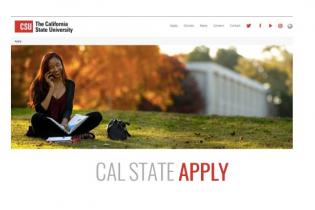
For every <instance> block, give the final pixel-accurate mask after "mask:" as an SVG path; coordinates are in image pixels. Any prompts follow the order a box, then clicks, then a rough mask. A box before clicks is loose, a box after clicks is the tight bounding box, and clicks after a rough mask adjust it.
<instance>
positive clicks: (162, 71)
mask: <svg viewBox="0 0 315 210" xmlns="http://www.w3.org/2000/svg"><path fill="white" fill-rule="evenodd" d="M11 51H12V56H11V57H12V62H11V63H12V64H11V73H12V74H11V75H12V79H11V81H12V82H11V86H12V87H11V89H12V93H11V94H12V100H11V103H12V106H13V107H15V106H26V102H27V95H28V88H29V86H30V84H31V82H32V80H33V79H34V77H35V75H36V73H37V70H38V69H39V65H40V61H41V58H42V56H43V55H44V54H45V53H47V52H49V51H55V52H56V53H58V54H59V55H61V57H62V58H63V61H64V64H65V70H66V73H67V76H68V78H69V79H72V80H74V81H75V83H76V93H75V101H74V104H75V107H77V108H100V109H105V110H106V109H122V110H126V109H128V110H135V109H137V107H138V105H139V103H140V102H141V100H142V99H146V100H147V101H149V102H150V103H152V104H154V105H155V106H157V107H159V108H160V109H161V110H167V107H168V106H170V105H172V103H173V96H174V95H179V94H181V93H182V89H181V80H182V79H183V78H184V72H182V68H181V67H179V66H180V65H183V64H181V63H180V62H178V61H177V60H176V59H175V58H172V57H169V56H166V55H163V54H160V52H159V47H158V46H155V45H152V46H12V49H11Z"/></svg>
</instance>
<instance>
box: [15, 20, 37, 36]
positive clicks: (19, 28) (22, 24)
mask: <svg viewBox="0 0 315 210" xmlns="http://www.w3.org/2000/svg"><path fill="white" fill-rule="evenodd" d="M15 33H33V21H32V20H16V21H15Z"/></svg>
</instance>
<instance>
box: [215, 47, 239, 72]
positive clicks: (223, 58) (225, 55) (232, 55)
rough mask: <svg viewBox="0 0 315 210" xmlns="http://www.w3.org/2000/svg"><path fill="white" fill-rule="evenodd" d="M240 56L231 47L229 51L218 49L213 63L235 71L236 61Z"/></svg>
mask: <svg viewBox="0 0 315 210" xmlns="http://www.w3.org/2000/svg"><path fill="white" fill-rule="evenodd" d="M241 57H242V56H241V55H240V54H238V53H237V50H236V49H235V48H233V47H231V48H229V49H218V50H217V53H216V57H215V59H214V62H216V63H218V64H221V65H222V66H225V67H227V68H229V69H232V70H235V66H236V65H237V63H238V60H239V59H240V58H241Z"/></svg>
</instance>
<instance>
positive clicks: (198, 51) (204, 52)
mask: <svg viewBox="0 0 315 210" xmlns="http://www.w3.org/2000/svg"><path fill="white" fill-rule="evenodd" d="M211 60H212V59H211V57H210V49H209V48H208V47H206V46H203V45H202V46H198V47H195V49H194V50H193V51H192V52H191V53H189V54H188V57H187V61H188V62H192V61H211Z"/></svg>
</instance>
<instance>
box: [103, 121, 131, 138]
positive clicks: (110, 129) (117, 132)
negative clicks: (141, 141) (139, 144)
mask: <svg viewBox="0 0 315 210" xmlns="http://www.w3.org/2000/svg"><path fill="white" fill-rule="evenodd" d="M126 125H130V124H129V123H128V122H124V121H122V120H119V119H111V120H110V121H109V123H108V125H107V136H108V138H110V139H112V140H126V139H127V137H131V135H130V134H129V132H128V130H127V126H126Z"/></svg>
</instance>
